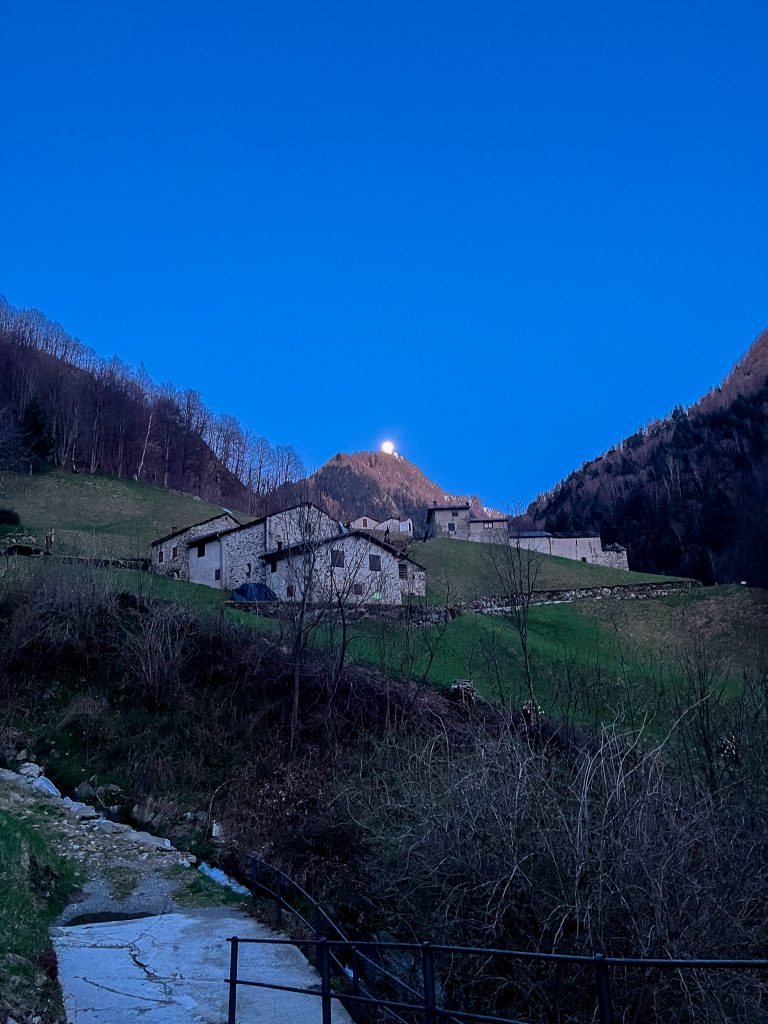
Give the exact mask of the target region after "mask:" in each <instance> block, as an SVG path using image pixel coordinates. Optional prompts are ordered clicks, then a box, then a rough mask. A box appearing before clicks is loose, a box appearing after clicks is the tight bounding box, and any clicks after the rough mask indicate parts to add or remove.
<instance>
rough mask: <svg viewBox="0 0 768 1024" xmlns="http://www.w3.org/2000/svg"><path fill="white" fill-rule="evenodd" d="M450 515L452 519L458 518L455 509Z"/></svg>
mask: <svg viewBox="0 0 768 1024" xmlns="http://www.w3.org/2000/svg"><path fill="white" fill-rule="evenodd" d="M451 515H452V516H453V518H454V519H458V518H459V513H458V512H457V511H456V510H455V509H454V510H453V511H452V512H451Z"/></svg>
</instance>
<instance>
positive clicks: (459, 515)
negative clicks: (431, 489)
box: [427, 508, 469, 540]
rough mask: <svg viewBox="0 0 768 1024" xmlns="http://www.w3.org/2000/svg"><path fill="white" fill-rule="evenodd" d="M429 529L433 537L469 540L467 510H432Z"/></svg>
mask: <svg viewBox="0 0 768 1024" xmlns="http://www.w3.org/2000/svg"><path fill="white" fill-rule="evenodd" d="M427 511H428V512H429V513H431V515H432V522H431V523H430V529H431V532H432V536H433V537H450V538H451V539H453V540H469V509H468V508H466V509H464V508H460V509H455V508H453V509H451V508H433V509H428V510H427Z"/></svg>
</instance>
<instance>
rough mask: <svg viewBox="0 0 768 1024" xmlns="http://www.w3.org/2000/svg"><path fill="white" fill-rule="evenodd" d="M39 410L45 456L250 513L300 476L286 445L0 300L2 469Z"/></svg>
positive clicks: (13, 461)
mask: <svg viewBox="0 0 768 1024" xmlns="http://www.w3.org/2000/svg"><path fill="white" fill-rule="evenodd" d="M33 400H34V401H35V402H37V403H39V405H40V407H41V408H42V410H43V412H44V413H45V415H46V417H47V420H48V423H49V427H50V432H51V436H52V453H51V461H52V463H53V464H54V465H56V466H64V467H67V468H76V469H78V470H82V471H84V472H90V473H95V472H97V471H103V472H107V473H113V474H114V475H115V476H118V477H122V476H127V477H133V478H135V479H138V480H146V481H148V482H149V483H154V484H158V485H160V486H163V487H174V488H178V489H181V490H187V491H193V492H194V493H197V494H199V495H200V496H201V497H203V498H205V499H207V500H211V501H217V502H224V503H229V504H233V505H237V507H239V508H242V509H243V510H244V511H247V512H250V511H252V509H253V508H254V507H255V506H256V504H257V503H258V502H259V500H260V499H264V498H265V497H266V496H267V495H269V494H271V493H272V492H273V491H274V490H276V489H277V488H278V487H280V486H282V485H285V484H287V483H291V482H294V481H297V480H299V479H301V477H302V476H303V475H304V467H303V465H302V463H301V460H300V458H299V456H298V455H297V453H296V451H295V450H294V449H293V448H292V447H291V446H290V445H272V444H270V442H269V441H268V440H267V439H266V438H265V437H262V436H259V435H256V434H254V433H253V432H252V431H249V430H246V429H245V428H244V427H243V426H242V425H241V424H240V423H239V422H238V421H237V420H236V419H235V418H234V417H233V416H229V415H226V414H222V415H217V414H215V413H213V412H212V411H211V410H210V409H208V408H207V407H206V406H205V404H204V403H203V400H202V398H201V396H200V394H199V393H198V392H197V391H194V390H191V389H186V390H183V391H179V390H177V389H176V388H175V387H174V386H173V385H172V384H160V385H158V384H155V383H154V382H153V381H152V380H151V379H150V378H149V375H148V374H147V372H146V370H145V369H144V367H140V368H139V369H138V370H134V369H132V368H131V367H130V366H128V365H126V364H125V363H123V362H121V361H120V360H119V359H117V358H113V359H103V358H101V357H100V356H98V355H97V354H96V352H95V351H94V350H93V349H91V348H88V347H87V346H85V345H83V344H82V343H81V342H79V341H78V340H77V339H76V338H73V337H72V336H71V335H69V334H68V333H67V332H66V331H65V330H64V329H63V328H62V327H61V325H60V324H57V323H54V322H52V321H50V320H48V319H47V318H46V317H45V316H43V314H42V313H40V312H39V311H37V310H17V309H14V308H13V307H12V306H10V305H9V304H8V303H7V302H6V301H5V300H3V299H2V298H0V470H2V469H13V468H16V466H17V464H18V463H19V461H21V459H20V453H19V450H18V448H19V446H18V436H17V435H18V424H19V422H20V420H21V418H22V416H23V414H24V410H25V409H26V408H27V407H28V406H29V404H30V403H31V402H32V401H33Z"/></svg>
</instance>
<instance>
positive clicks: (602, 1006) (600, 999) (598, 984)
mask: <svg viewBox="0 0 768 1024" xmlns="http://www.w3.org/2000/svg"><path fill="white" fill-rule="evenodd" d="M595 990H596V992H597V1013H598V1019H599V1021H600V1024H612V1021H613V1014H612V1012H611V988H610V981H609V978H608V964H607V963H606V962H605V956H604V954H603V953H595Z"/></svg>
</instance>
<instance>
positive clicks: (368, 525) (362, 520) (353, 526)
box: [347, 516, 378, 530]
mask: <svg viewBox="0 0 768 1024" xmlns="http://www.w3.org/2000/svg"><path fill="white" fill-rule="evenodd" d="M377 523H378V519H374V517H373V516H358V517H357V519H353V520H352V521H351V522H349V523H347V526H348V527H349V528H350V530H373V529H374V528H375V527H376V524H377Z"/></svg>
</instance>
